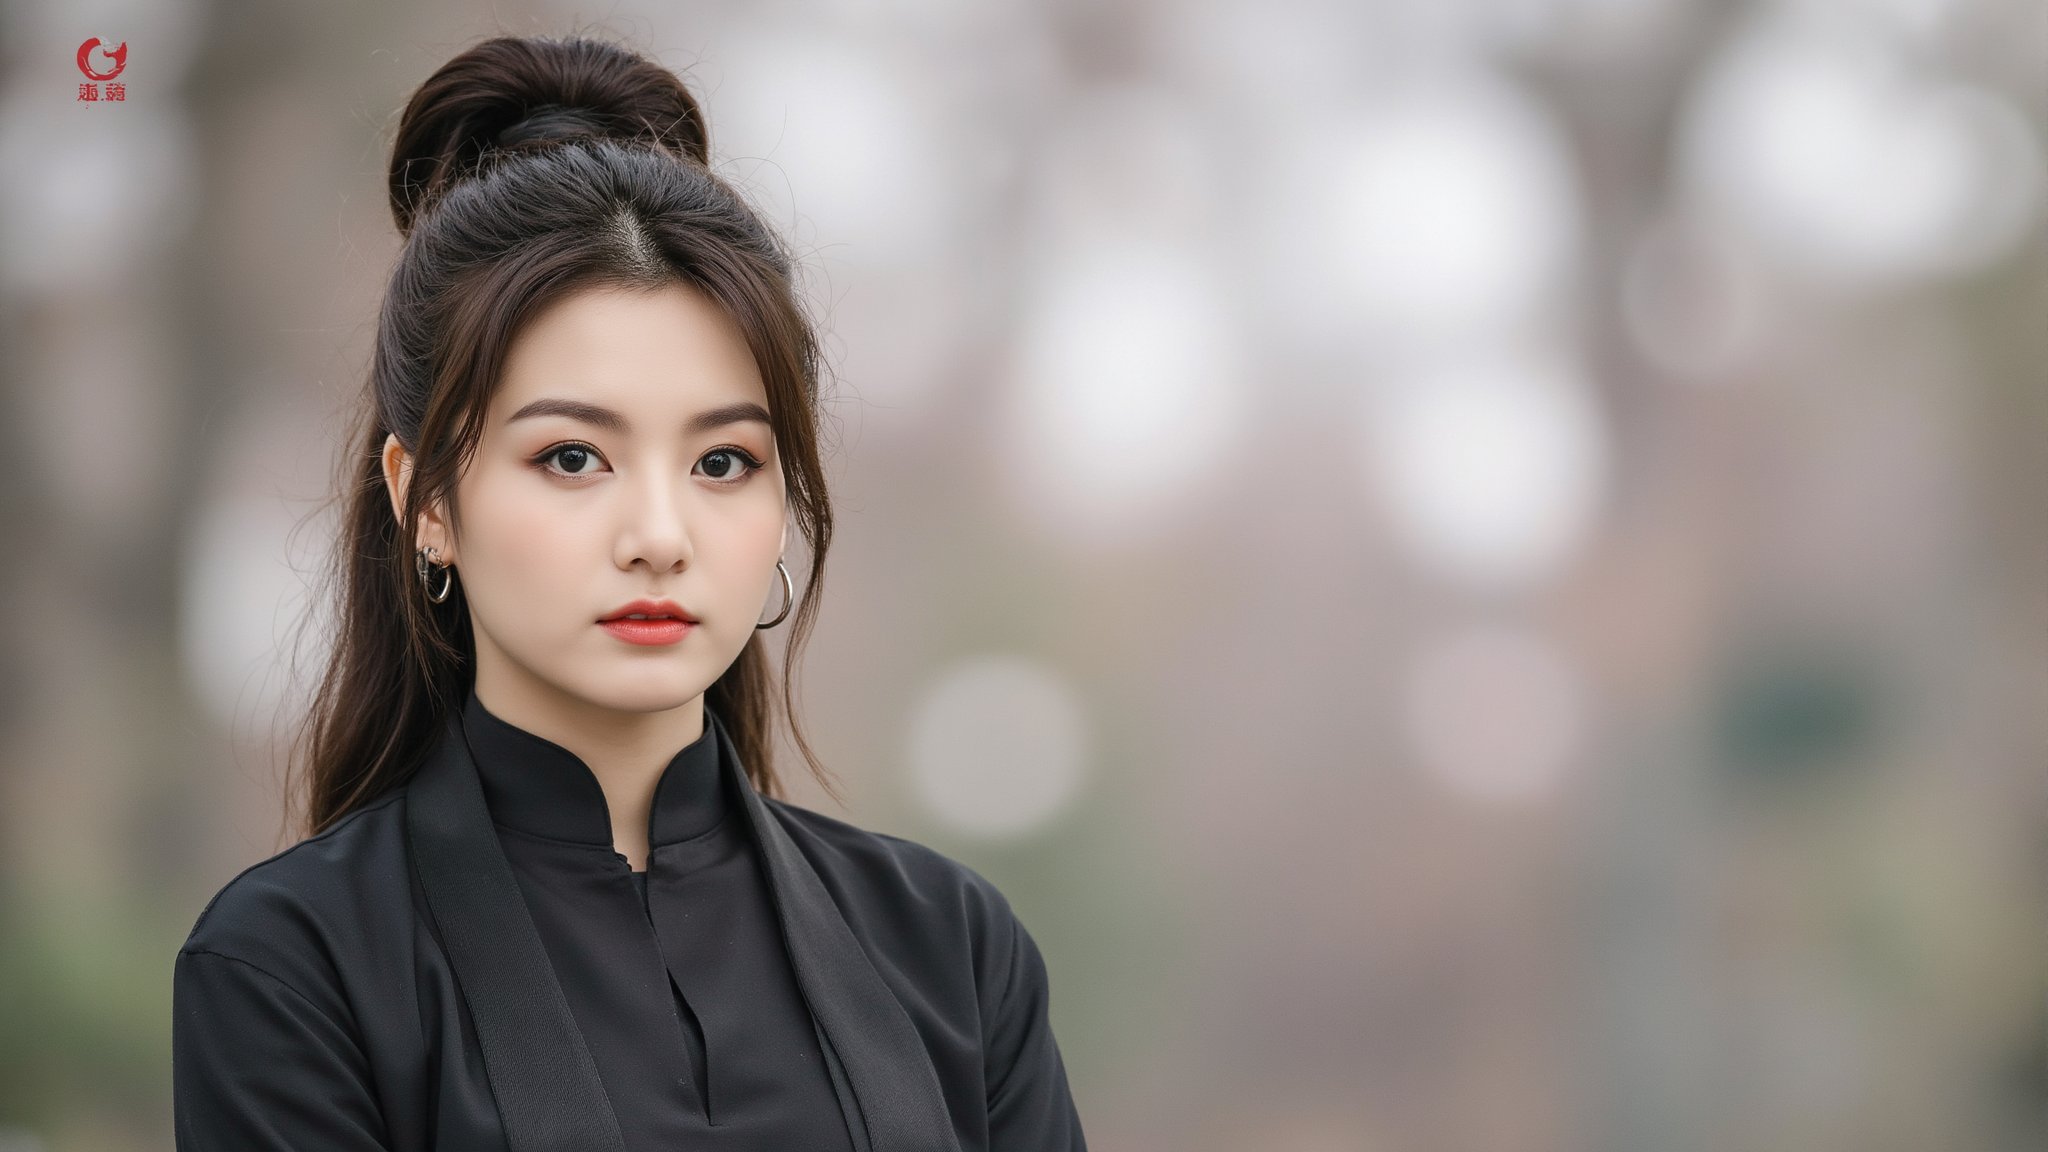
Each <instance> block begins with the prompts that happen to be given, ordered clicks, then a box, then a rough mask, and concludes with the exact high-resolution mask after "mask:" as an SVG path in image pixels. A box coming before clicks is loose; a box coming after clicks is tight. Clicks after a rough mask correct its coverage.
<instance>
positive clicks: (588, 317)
mask: <svg viewBox="0 0 2048 1152" xmlns="http://www.w3.org/2000/svg"><path fill="white" fill-rule="evenodd" d="M540 397H552V398H562V399H576V400H587V401H591V402H594V403H598V404H602V405H603V406H605V407H607V408H612V409H615V410H617V411H619V412H620V413H622V414H623V415H625V416H626V417H627V419H628V420H629V421H631V422H632V423H634V424H635V425H638V424H640V423H642V422H643V421H646V422H651V423H661V424H667V423H673V422H677V420H678V419H679V418H680V417H681V416H685V415H688V414H690V413H694V412H697V411H699V410H701V409H703V408H704V407H706V406H708V405H713V404H720V403H727V402H730V401H734V400H754V401H756V402H759V403H762V404H764V405H765V404H766V402H767V388H766V386H765V385H764V384H763V382H762V380H761V373H760V368H759V366H758V365H756V364H755V363H754V357H753V353H752V352H751V351H750V350H749V349H748V347H747V341H746V336H745V334H744V333H742V332H741V330H740V328H739V326H738V324H736V323H735V322H734V321H733V319H732V318H731V317H730V316H728V315H726V313H725V310H724V309H723V308H720V307H719V306H718V305H717V304H716V303H715V302H713V301H712V300H711V298H710V297H708V296H706V295H704V293H702V292H701V291H699V290H697V289H695V288H692V287H689V286H686V285H682V284H667V285H663V286H662V287H660V288H655V289H628V288H614V287H603V288H591V289H584V290H580V291H576V292H572V293H571V294H569V295H568V296H566V297H563V298H562V299H560V300H557V301H554V302H553V303H551V304H550V305H548V307H547V308H546V309H544V310H543V311H542V312H541V313H540V314H539V315H538V316H536V317H534V319H533V320H532V321H531V322H529V323H528V324H527V325H526V326H525V327H524V328H523V329H521V330H520V331H519V333H518V334H517V335H516V336H514V337H513V340H512V345H511V347H510V348H508V349H507V350H506V357H505V365H504V371H503V374H502V377H501V379H500V381H499V385H498V389H497V392H496V394H495V395H494V396H493V397H492V399H491V405H490V412H489V415H488V418H489V421H490V422H491V423H493V424H497V423H502V422H504V421H505V420H506V419H507V418H508V417H509V416H510V415H511V414H512V413H513V412H515V411H517V410H518V409H519V408H520V407H521V406H522V405H524V404H525V403H526V402H528V401H530V400H534V399H537V398H540Z"/></svg>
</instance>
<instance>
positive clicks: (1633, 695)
mask: <svg viewBox="0 0 2048 1152" xmlns="http://www.w3.org/2000/svg"><path fill="white" fill-rule="evenodd" d="M0 12H4V14H5V15H4V24H0V61H4V64H0V67H4V73H0V373H4V377H0V379H4V387H0V427H4V428H5V429H6V441H7V445H8V447H9V448H10V449H11V450H12V451H14V452H16V453H17V454H18V455H16V456H15V457H13V459H14V461H15V463H14V465H13V466H12V468H11V473H10V477H9V481H8V482H7V483H6V484H4V485H0V535H4V539H5V541H6V547H5V548H4V553H5V560H4V563H0V581H4V583H0V637H4V641H0V650H4V653H5V659H4V665H0V1150H4V1152H71V1150H86V1149H107V1150H130V1149H168V1148H170V1147H171V1133H170V1117H171V1103H170V1069H169V1059H170V1048H169V1036H170V1015H169V1007H170V977H171V962H172V958H173V954H174V953H175V951H176V949H177V947H178V945H179V944H180V943H181V942H182V940H183V939H184V935H185V933H186V932H187V931H188V930H189V929H190V927H191V925H192V922H193V920H194V919H195V918H196V917H197V915H198V914H199V912H200V910H201V909H202V908H203V907H204V905H205V902H206V900H207V899H208V898H209V897H210V896H212V894H213V893H214V892H216V891H217V890H218V889H219V888H220V886H221V885H222V884H224V883H225V882H226V881H227V880H228V879H229V878H230V877H232V876H233V875H234V874H235V873H236V872H238V871H239V870H241V869H242V868H244V867H246V866H248V865H249V864H252V863H254V862H256V861H258V860H261V859H263V858H265V857H267V856H269V855H271V854H273V853H275V852H277V851H279V850H281V849H282V848H284V847H286V846H288V845H289V843H290V842H291V838H290V836H289V835H288V833H287V832H286V829H285V828H284V826H283V823H282V796H281V794H280V785H279V781H280V772H281V769H282V755H283V751H284V741H285V739H287V738H288V736H289V733H290V731H291V725H292V722H293V721H294V720H295V719H296V716H297V709H298V708H300V707H302V705H303V692H304V688H305V683H306V681H307V679H308V678H309V677H310V676H311V675H312V674H313V673H314V672H315V671H317V669H318V666H319V657H320V655H321V653H322V651H323V650H324V649H323V642H322V639H321V630H320V624H321V621H322V613H323V611H324V609H323V608H322V606H321V604H320V603H319V601H318V599H317V595H316V593H317V591H318V587H317V585H316V584H314V583H313V581H314V579H315V577H316V576H317V575H318V573H319V571H320V567H321V565H322V564H323V563H324V557H325V555H326V552H327V549H328V548H329V547H330V544H329V542H330V540H331V539H332V538H333V535H334V531H335V525H334V521H333V517H332V509H330V508H328V507H326V506H325V504H324V501H325V500H326V498H327V497H328V495H329V494H330V489H329V487H328V485H329V482H330V477H331V476H332V475H333V471H334V466H335V459H336V453H337V451H338V450H339V449H340V447H341V445H342V443H343V441H344V439H345V438H346V437H347V435H348V434H349V433H350V429H348V427H347V425H346V423H345V420H346V416H347V413H348V412H349V411H350V408H351V405H352V404H353V403H354V402H355V398H356V396H357V394H358V393H359V391H360V389H361V386H362V382H363V379H364V376H365V371H366V368H367V364H368V354H369V349H370V346H371V338H372V333H373V325H374V319H375V309H376V306H377V302H378V298H379V294H380V292H381V289H382V285H383V279H384V277H385V275H386V274H387V271H388V269H389V267H390V265H391V262H392V260H393V257H394V256H395V254H396V252H397V247H398V237H397V233H396V231H395V229H394V228H393V226H392V223H391V220H390V216H389V214H388V210H387V208H386V202H385V194H384V188H383V179H384V164H385V161H386V158H387V151H388V148H389V144H390V138H391V134H392V131H393V129H394V127H395V124H396V117H397V114H398V111H399V110H400V108H402V106H403V103H404V101H405V99H406V97H407V95H408V94H409V93H410V92H411V90H412V89H413V87H414V86H415V85H417V84H418V83H419V82H420V81H421V80H422V79H424V78H425V77H426V76H427V75H428V74H429V73H430V72H431V71H432V70H433V69H434V68H435V67H436V66H438V65H439V64H440V63H441V62H443V61H444V60H446V59H447V58H448V57H449V56H451V55H453V54H454V53H455V52H457V51H459V50H460V49H461V48H463V47H465V46H467V45H468V44H470V43H472V42H474V41H475V40H477V39H480V38H483V37H484V36H487V35H491V34H496V33H500V32H512V33H548V34H558V33H564V32H569V31H585V32H592V33H596V34H600V35H606V36H610V37H613V38H618V39H623V40H625V41H626V42H628V43H631V44H633V45H634V46H636V47H638V48H640V49H642V50H644V51H647V52H650V53H652V54H654V55H656V56H658V57H659V58H660V59H662V60H663V61H665V62H667V63H669V64H670V65H672V66H674V67H676V68H678V69H679V70H682V71H683V72H684V74H685V76H686V78H687V79H688V80H689V81H690V82H691V84H692V85H693V87H694V88H695V89H696V90H697V91H698V93H699V94H700V95H701V96H702V98H703V100H704V102H705V105H706V107H707V109H708V112H709V117H710V121H711V126H712V142H713V150H714V153H715V154H716V160H717V164H718V166H719V168H720V170H721V171H722V172H723V173H724V174H725V175H727V176H728V177H729V178H730V179H732V180H734V181H736V182H738V183H739V184H740V185H741V186H742V187H743V188H745V189H747V190H748V192H749V194H750V195H751V196H752V197H753V198H754V199H755V201H756V203H757V204H759V205H760V206H761V207H762V209H763V210H764V211H765V212H766V213H767V214H768V215H769V216H770V217H771V218H772V219H773V220H775V221H776V222H778V224H779V225H780V226H781V227H782V228H783V229H784V230H785V232H786V233H787V235H788V236H789V237H790V238H791V240H792V242H793V243H794V244H795V246H796V247H797V249H798V250H799V252H800V253H801V254H802V256H803V259H804V261H805V265H806V277H807V279H806V291H807V293H808V294H809V296H810V298H811V299H812V301H813V304H814V308H815V310H816V312H817V315H818V316H819V318H820V320H821V322H822V323H823V324H824V325H825V327H826V329H827V332H828V334H829V348H830V354H831V361H832V366H833V370H834V373H833V379H832V382H831V395H832V400H831V404H830V411H829V414H828V419H829V421H830V430H829V431H830V435H829V440H830V442H831V445H832V448H833V454H832V457H831V461H830V463H831V468H832V474H833V476H834V478H835V480H836V483H837V488H836V491H835V500H836V507H837V509H838V513H839V516H840V520H839V537H838V546H837V547H836V548H835V549H834V552H833V554H832V556H831V557H830V560H829V572H830V584H829V590H828V593H827V602H826V604H825V606H824V612H823V617H822V623H821V627H820V629H819V631H818V633H817V636H816V639H815V641H814V643H813V646H812V649H811V652H810V657H809V660H808V661H807V663H806V665H805V669H804V674H803V678H802V687H803V705H804V710H803V719H804V726H805V731H806V733H807V735H808V736H809V737H810V739H811V740H812V741H813V743H814V745H815V746H816V747H817V749H818V750H819V752H820V753H821V755H822V756H823V757H824V759H825V760H826V761H827V762H828V763H829V764H831V765H832V766H833V767H834V768H835V769H836V770H837V771H838V773H839V774H840V776H841V777H842V778H843V779H844V780H845V782H846V784H847V790H848V796H849V802H850V806H849V807H848V808H846V809H839V808H837V807H836V806H835V805H833V804H832V803H831V802H830V801H829V800H826V799H824V798H823V796H822V793H820V792H819V791H817V790H816V789H815V788H814V787H813V788H809V789H799V791H798V793H797V799H799V800H800V801H801V802H806V803H811V804H813V805H814V806H818V807H821V808H824V809H825V810H827V811H830V812H832V813H833V814H835V815H840V816H842V817H843V818H846V819H851V820H853V821H854V822H856V823H860V824H862V825H864V826H867V827H872V828H876V829H880V830H885V831H889V832H894V833H896V834H899V835H905V836H909V837H912V838H914V839H918V840H921V841H923V842H925V843H928V844H930V845H932V846H934V847H936V848H938V849H940V850H941V851H944V852H946V853H948V854H950V855H953V856H955V857H956V858H958V859H960V860H962V861H964V862H966V863H968V864H970V865H971V866H973V867H975V868H977V869H978V870H980V871H982V872H983V873H984V874H986V875H987V876H989V877H990V878H991V879H992V880H994V881H995V882H996V883H997V884H998V885H999V886H1001V887H1002V888H1003V889H1004V891H1005V892H1007V893H1008V894H1009V895H1010V896H1011V898H1012V900H1013V902H1014V904H1015V905H1016V907H1017V909H1018V910H1019V913H1020V914H1021V916H1022V917H1023V919H1024V922H1025V924H1026V925H1027V926H1028V927H1029V928H1030V929H1031V930H1032V932H1033V934H1034V935H1035V936H1036V937H1037V938H1038V939H1039V941H1040V943H1041V945H1042V947H1043V949H1044V951H1045V954H1046V957H1047V960H1048V963H1049V965H1050V970H1051V973H1052V981H1053V983H1052V987H1053V1001H1052V1012H1053V1019H1054V1024H1055V1030H1056V1032H1057V1034H1058V1036H1059V1039H1060V1042H1061V1045H1062V1047H1063V1050H1064V1051H1065V1054H1066V1057H1067V1062H1068V1067H1069V1071H1070V1074H1071V1077H1072V1081H1073V1085H1074V1089H1075V1093H1076V1096H1077V1098H1078V1101H1079V1104H1080V1107H1081V1113H1082V1117H1083V1120H1084V1123H1085V1125H1086V1128H1087V1132H1088V1137H1089V1143H1090V1146H1091V1147H1093V1148H1096V1149H1098V1150H1099V1152H1167V1150H1172V1152H1238V1150H1245V1149H1257V1150H1260V1152H1268V1150H1270V1152H1340V1150H1356V1152H1437V1150H1442V1152H1464V1150H1481V1152H1624V1150H1628V1152H1633V1150H1641V1149H1655V1150H1659V1152H1689V1150H1696V1149H1697V1150H1707V1149H1712V1150H1715V1152H1727V1150H1733V1149H1743V1150H1749V1149H1756V1150H1764V1149H1771V1150H1779V1149H1782V1150H1794V1149H1796V1150H1799V1152H1818V1150H1826V1149H1855V1150H1857V1152H1879V1150H1887V1149H1901V1150H1905V1149H1910V1150H1916V1152H1919V1150H1929V1149H1940V1150H1943V1152H1947V1150H1963V1149H1987V1150H2006V1149H2029V1150H2039V1149H2041V1148H2043V1147H2044V1146H2048V914H2044V912H2048V786H2044V785H2048V773H2044V771H2043V764H2044V753H2048V516H2044V515H2043V507H2044V506H2043V501H2044V499H2048V381H2044V379H2043V372H2042V365H2043V364H2044V363H2048V323H2044V319H2048V245H2044V242H2043V240H2044V225H2043V215H2044V212H2043V207H2044V206H2043V194H2044V164H2043V152H2044V128H2048V115H2044V109H2048V8H2044V7H2043V5H2041V4H2040V3H2039V2H2038V0H1812V2H1797V0H1784V2H1757V3H1729V2H1719V0H1491V2H1486V0H1370V2H1361V0H1188V2H1183V3H1167V2H1165V0H1116V2H1108V3H1085V2H1082V0H1058V2H1053V3H1038V2H1031V0H970V2H949V0H838V2H818V3H786V2H752V3H739V2H737V0H700V2H694V3H686V4H676V3H660V4H656V3H627V2H621V3H612V4H605V5H597V6H592V7H577V6H573V5H568V4H549V3H544V2H538V0H536V2H531V3H518V2H501V3H497V4H493V5H489V6H483V5H475V6H470V5H458V4H450V3H405V4H401V3H393V2H388V0H387V2H383V3H365V4H353V5H339V4H312V3H282V4H269V3H266V4H258V3H250V2H246V0H219V2H208V0H155V2H152V3H148V4H143V3H140V2H139V0H90V2H82V3H64V4H56V3H47V2H42V3H25V2H23V0H6V3H5V4H4V5H0ZM91 37H99V38H101V39H102V40H103V41H104V43H105V44H107V45H113V44H117V43H125V44H126V45H127V51H128V57H127V64H126V67H125V69H124V71H123V73H122V75H121V77H120V81H119V84H120V86H121V92H120V94H119V98H118V99H117V98H116V97H115V94H114V92H113V87H114V82H107V83H104V84H102V83H98V82H95V81H90V80H88V79H87V78H86V77H84V76H83V75H81V72H80V69H79V66H78V63H77V59H76V56H77V53H78V51H79V45H80V43H81V42H82V41H85V40H87V39H88V38H91ZM96 59H101V60H104V57H96ZM88 83H92V84H94V85H95V88H94V94H95V95H96V96H97V97H98V98H97V99H95V100H86V99H83V98H82V96H83V89H82V85H85V84H88ZM764 611H765V608H764ZM783 634H784V633H783V632H782V631H777V632H773V633H769V634H768V635H769V636H771V637H772V638H774V642H775V643H778V644H779V643H780V642H781V641H780V637H781V636H782V635H783ZM783 763H784V764H785V765H792V766H800V761H799V760H797V759H796V758H795V757H794V753H793V750H792V751H790V752H788V753H786V755H785V759H784V761H783ZM786 770H788V771H797V770H798V769H797V768H796V767H791V768H788V769H786Z"/></svg>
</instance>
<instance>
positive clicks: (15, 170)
mask: <svg viewBox="0 0 2048 1152" xmlns="http://www.w3.org/2000/svg"><path fill="white" fill-rule="evenodd" d="M132 52H133V49H132V48H131V53H132ZM131 59H132V55H131ZM66 65H67V67H70V74H69V75H68V76H65V75H58V76H54V77H53V76H49V75H46V74H43V73H41V72H30V73H19V74H16V75H15V76H14V77H13V78H12V81H11V83H10V84H9V85H8V91H7V95H6V98H5V100H4V102H0V253H4V255H5V259H4V260H0V274H4V282H5V285H6V286H7V287H9V288H14V289H19V290H25V291H30V292H43V293H74V292H80V293H82V292H89V291H103V290H106V289H108V288H110V287H112V286H115V285H118V284H120V283H122V282H123V281H125V280H130V279H132V278H133V277H135V276H137V275H140V274H142V273H143V272H145V271H146V270H147V269H148V268H149V267H150V266H151V265H152V264H153V263H154V261H155V260H156V259H158V258H159V257H160V256H161V255H162V254H163V250H164V246H165V245H166V244H168V243H169V242H171V241H173V240H175V239H176V238H177V237H180V236H183V235H184V234H185V233H186V231H187V230H188V229H189V228H190V221H191V217H192V214H193V212H194V210H195V209H196V207H197V204H196V201H195V196H194V192H193V181H194V172H193V166H192V157H193V156H194V155H195V154H196V148H197V145H196V142H195V141H194V140H193V138H192V132H191V126H190V124H189V123H188V122H187V119H186V116H185V112H184V109H183V106H182V105H181V104H179V103H177V102H176V101H173V100H170V99H166V98H163V97H161V96H156V95H150V94H148V89H146V88H138V89H137V91H136V94H135V96H134V98H132V99H129V100H125V101H122V102H119V103H113V102H106V101H102V102H99V103H86V102H81V101H77V100H76V99H75V95H76V93H77V91H78V83H79V81H78V71H77V69H76V68H75V67H71V66H70V62H69V61H67V62H66ZM124 79H125V74H124Z"/></svg>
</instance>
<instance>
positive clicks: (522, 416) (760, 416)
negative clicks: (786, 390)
mask: <svg viewBox="0 0 2048 1152" xmlns="http://www.w3.org/2000/svg"><path fill="white" fill-rule="evenodd" d="M538 416H565V417H567V418H569V419H571V420H580V421H582V422H583V423H585V424H589V425H591V426H592V427H595V428H602V429H603V430H605V431H607V432H613V433H619V434H623V433H624V432H625V431H626V428H627V424H626V418H625V417H624V416H621V415H619V414H618V413H617V412H614V411H612V410H611V409H609V408H606V407H603V406H602V405H598V404H590V403H586V402H585V401H582V400H558V399H554V398H552V397H542V398H541V399H539V400H535V401H533V402H532V403H530V404H527V405H526V406H524V407H522V408H521V409H519V411H517V412H514V413H513V414H512V415H511V416H510V417H508V418H507V419H506V421H505V423H507V424H511V423H515V422H517V421H520V420H526V419H529V418H532V417H538ZM750 420H753V421H759V422H760V423H762V424H769V425H771V426H772V423H773V422H772V421H770V420H769V419H768V410H767V409H766V408H763V407H761V406H760V405H759V404H756V403H754V402H753V401H752V400H738V401H735V402H733V403H731V404H721V405H719V406H718V407H716V408H707V409H705V410H704V411H702V412H699V413H697V414H696V415H695V416H692V417H690V419H689V420H688V421H687V422H686V423H684V425H683V431H684V432H685V433H689V434H692V435H694V434H696V433H699V432H709V431H711V430H712V429H714V428H723V427H725V426H726V425H728V424H744V423H746V422H747V421H750Z"/></svg>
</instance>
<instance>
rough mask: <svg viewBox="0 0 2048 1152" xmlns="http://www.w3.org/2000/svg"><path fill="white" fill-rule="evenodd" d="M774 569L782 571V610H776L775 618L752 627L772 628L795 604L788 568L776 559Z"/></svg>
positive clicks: (794, 594) (793, 587)
mask: <svg viewBox="0 0 2048 1152" xmlns="http://www.w3.org/2000/svg"><path fill="white" fill-rule="evenodd" d="M775 570H776V571H777V572H780V573H782V611H780V612H777V613H776V614H775V619H773V620H770V621H769V622H767V623H766V624H760V623H757V624H755V625H754V627H755V628H756V629H760V628H773V627H775V626H776V625H777V624H780V623H782V618H783V617H784V616H787V615H789V610H790V609H791V608H792V607H795V605H796V585H795V583H793V582H792V581H791V580H790V578H789V569H787V568H785V567H783V566H782V561H780V560H777V561H776V562H775Z"/></svg>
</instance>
